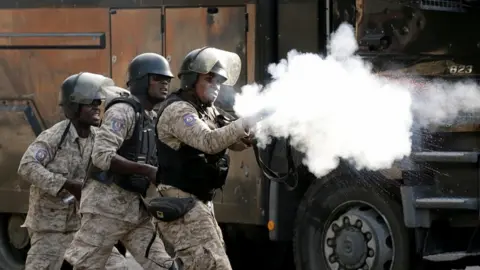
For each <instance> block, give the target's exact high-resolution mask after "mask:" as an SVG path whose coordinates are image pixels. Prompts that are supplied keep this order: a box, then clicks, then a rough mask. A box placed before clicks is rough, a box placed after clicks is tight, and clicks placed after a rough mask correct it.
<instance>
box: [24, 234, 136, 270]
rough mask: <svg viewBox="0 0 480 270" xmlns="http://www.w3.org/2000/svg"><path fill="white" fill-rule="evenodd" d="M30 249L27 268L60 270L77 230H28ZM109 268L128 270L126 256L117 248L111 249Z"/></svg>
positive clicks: (27, 269) (109, 269)
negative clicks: (63, 231) (65, 231)
mask: <svg viewBox="0 0 480 270" xmlns="http://www.w3.org/2000/svg"><path fill="white" fill-rule="evenodd" d="M28 233H29V235H30V244H31V247H30V250H29V251H28V254H27V261H26V263H25V270H60V268H61V267H62V263H63V256H64V254H65V250H66V249H67V248H68V246H69V245H70V243H71V242H72V240H73V235H74V233H75V232H69V233H62V232H35V231H32V230H28ZM110 251H111V252H110V254H109V258H108V262H107V265H106V269H107V270H113V269H119V270H120V269H121V270H128V266H127V262H126V259H125V257H123V256H122V254H120V252H118V250H117V249H116V248H113V250H112V249H111V250H110Z"/></svg>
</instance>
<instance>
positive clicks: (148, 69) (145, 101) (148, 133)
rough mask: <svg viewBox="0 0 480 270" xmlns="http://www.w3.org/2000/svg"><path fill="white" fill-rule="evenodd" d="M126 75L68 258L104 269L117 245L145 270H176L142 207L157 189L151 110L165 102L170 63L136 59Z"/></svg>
mask: <svg viewBox="0 0 480 270" xmlns="http://www.w3.org/2000/svg"><path fill="white" fill-rule="evenodd" d="M128 73H129V75H128V76H129V77H128V82H127V86H128V89H129V91H130V96H128V97H118V98H114V99H112V100H111V101H110V102H109V103H108V104H107V106H106V108H105V114H104V119H103V122H102V125H101V126H100V128H99V131H98V134H97V137H96V139H95V144H94V148H93V154H92V166H91V167H90V170H89V172H88V180H87V181H86V184H85V186H84V188H83V190H82V203H81V205H80V213H81V214H82V226H81V228H80V230H79V231H78V233H77V234H76V235H75V238H74V240H73V243H72V245H71V246H70V248H69V249H68V250H67V252H66V253H65V259H66V260H67V261H68V262H70V263H71V264H72V265H73V266H74V267H75V268H76V269H103V268H104V267H105V262H106V258H107V252H108V250H110V249H111V247H112V246H113V245H114V244H115V243H116V242H117V241H121V242H122V244H123V245H124V246H125V247H126V249H127V250H129V251H130V253H131V254H132V255H133V257H134V258H135V260H136V261H137V262H138V263H139V264H140V265H141V266H142V267H143V268H144V269H177V265H176V263H175V262H174V260H173V259H172V258H171V257H170V256H169V255H168V253H167V252H166V251H165V247H164V244H163V242H162V241H161V240H160V238H159V237H157V236H156V233H155V229H154V227H153V224H152V223H151V219H150V216H149V214H148V212H147V211H146V209H145V207H144V206H143V203H142V197H143V196H145V195H146V192H147V189H148V188H149V186H150V184H156V174H157V167H156V166H157V162H156V144H155V133H154V132H155V131H154V123H155V122H154V119H155V117H156V115H155V113H154V112H153V107H154V106H155V105H156V104H157V103H159V102H162V101H163V100H164V99H165V97H166V96H167V91H168V85H169V82H170V80H171V78H172V77H173V75H172V73H171V71H170V66H169V64H168V61H167V60H166V59H165V58H164V57H163V56H161V55H158V54H155V53H144V54H140V55H138V56H136V57H135V58H134V59H133V60H132V61H131V62H130V65H129V67H128ZM117 92H119V91H117ZM147 251H148V252H147ZM146 253H148V256H146Z"/></svg>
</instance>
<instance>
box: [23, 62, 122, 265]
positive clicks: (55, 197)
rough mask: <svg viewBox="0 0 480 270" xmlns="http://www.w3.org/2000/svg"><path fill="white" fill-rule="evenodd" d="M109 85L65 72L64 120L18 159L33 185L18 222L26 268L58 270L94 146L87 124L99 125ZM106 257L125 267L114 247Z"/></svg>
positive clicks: (108, 81) (74, 226) (102, 79)
mask: <svg viewBox="0 0 480 270" xmlns="http://www.w3.org/2000/svg"><path fill="white" fill-rule="evenodd" d="M109 84H113V81H112V80H111V79H109V78H106V77H104V76H102V75H99V74H93V73H88V72H82V73H79V74H74V75H71V76H69V77H68V78H67V79H66V80H65V81H64V82H63V83H62V86H61V91H60V93H61V95H60V106H61V107H62V108H63V112H64V113H65V117H66V118H67V119H66V120H63V121H60V122H59V123H57V124H55V125H54V126H52V127H51V128H49V129H47V130H45V131H43V132H42V133H41V134H40V135H39V136H38V137H37V138H36V139H35V141H34V142H33V143H32V144H31V145H30V146H29V147H28V149H27V151H26V152H25V154H24V155H23V157H22V159H21V161H20V166H19V168H18V173H19V174H20V175H21V176H22V177H23V178H24V179H25V180H27V181H28V182H30V183H31V184H32V185H31V186H30V201H29V209H28V214H27V218H26V220H25V224H24V225H23V226H24V227H26V228H27V229H28V232H29V235H30V237H31V241H30V243H31V248H30V250H29V252H28V256H27V260H26V265H25V269H39V268H41V269H58V270H60V268H61V266H62V262H63V255H64V253H65V250H66V249H67V248H68V246H69V244H70V243H71V241H72V239H73V235H74V234H75V232H76V231H77V230H78V229H79V228H80V215H79V214H78V213H77V207H78V202H79V201H80V197H81V188H82V185H83V179H84V178H85V175H86V171H87V166H88V161H89V159H90V156H91V153H92V149H93V143H94V138H95V129H94V128H93V127H92V126H98V125H99V124H100V107H99V106H100V104H101V103H102V100H103V95H102V93H103V91H102V90H103V87H105V86H108V85H109ZM75 198H76V200H75ZM52 243H55V245H52ZM112 249H113V252H112ZM109 255H110V257H109ZM107 257H109V260H108V263H107V269H126V267H127V266H126V261H125V258H124V257H123V256H122V255H120V253H119V252H118V251H117V250H116V248H113V247H111V248H110V250H109V251H108V253H107Z"/></svg>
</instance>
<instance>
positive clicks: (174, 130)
mask: <svg viewBox="0 0 480 270" xmlns="http://www.w3.org/2000/svg"><path fill="white" fill-rule="evenodd" d="M241 121H242V119H238V120H236V121H233V122H232V123H231V124H230V125H227V126H225V127H222V128H218V129H214V130H212V129H210V128H209V127H208V125H207V124H206V123H205V122H204V121H203V120H201V119H200V118H199V117H198V114H197V111H196V110H195V108H194V107H193V106H192V105H190V104H189V103H188V102H184V101H179V102H175V103H173V104H171V105H170V106H168V107H167V108H166V109H165V110H164V112H163V113H162V115H161V116H160V119H159V122H160V123H161V124H162V125H163V126H164V127H166V128H167V129H168V130H169V132H170V133H171V134H172V135H173V136H175V137H176V138H177V139H178V140H180V141H182V142H183V143H185V144H187V145H189V146H191V147H193V148H196V149H198V150H200V151H202V152H205V153H207V154H216V153H218V152H220V151H223V150H225V149H227V148H228V147H229V146H230V145H232V144H234V143H235V142H236V141H238V140H239V139H240V138H242V137H245V136H247V135H248V134H247V133H246V132H245V129H244V128H243V123H242V122H241ZM158 128H160V127H158Z"/></svg>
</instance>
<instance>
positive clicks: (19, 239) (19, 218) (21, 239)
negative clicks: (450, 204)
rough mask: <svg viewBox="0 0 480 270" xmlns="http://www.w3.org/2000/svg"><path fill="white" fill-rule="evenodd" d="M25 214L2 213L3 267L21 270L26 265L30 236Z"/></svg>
mask: <svg viewBox="0 0 480 270" xmlns="http://www.w3.org/2000/svg"><path fill="white" fill-rule="evenodd" d="M24 221H25V216H24V215H19V214H0V266H1V267H2V268H3V269H9V270H17V269H18V270H20V269H23V268H24V267H25V260H26V259H27V252H28V249H29V248H30V237H29V236H28V231H27V229H25V228H22V227H20V226H21V225H22V224H23V222H24Z"/></svg>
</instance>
